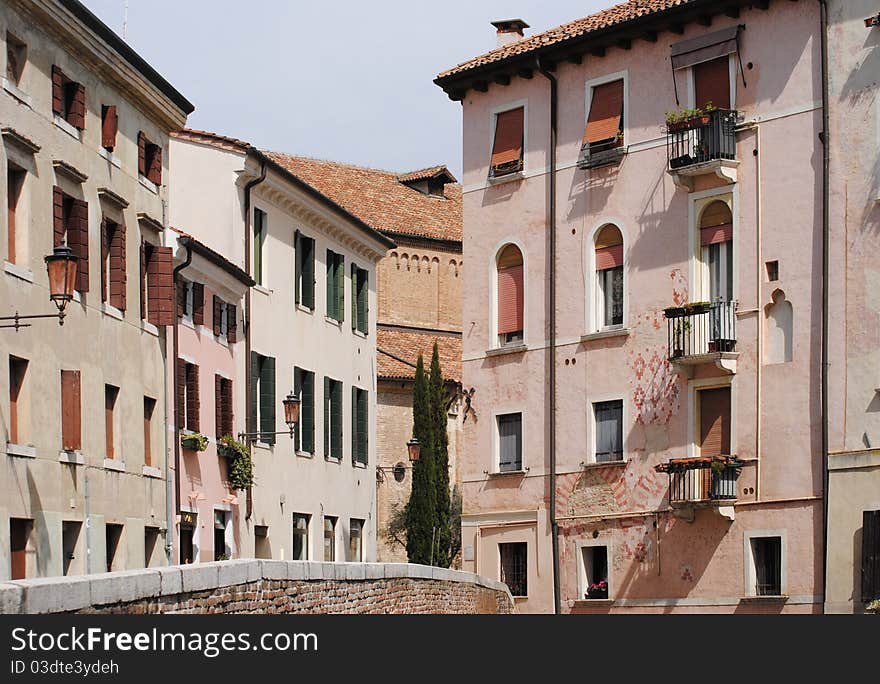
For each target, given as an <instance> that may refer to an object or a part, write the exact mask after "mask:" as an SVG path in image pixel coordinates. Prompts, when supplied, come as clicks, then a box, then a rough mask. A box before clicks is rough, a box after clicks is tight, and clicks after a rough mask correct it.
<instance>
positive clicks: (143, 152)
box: [138, 131, 147, 177]
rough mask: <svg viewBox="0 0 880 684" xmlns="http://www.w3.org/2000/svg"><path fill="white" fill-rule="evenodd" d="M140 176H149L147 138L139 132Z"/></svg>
mask: <svg viewBox="0 0 880 684" xmlns="http://www.w3.org/2000/svg"><path fill="white" fill-rule="evenodd" d="M138 174H140V175H141V176H144V177H146V175H147V136H145V135H144V132H143V131H138Z"/></svg>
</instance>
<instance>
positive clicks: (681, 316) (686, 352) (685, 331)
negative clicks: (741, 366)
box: [663, 300, 736, 360]
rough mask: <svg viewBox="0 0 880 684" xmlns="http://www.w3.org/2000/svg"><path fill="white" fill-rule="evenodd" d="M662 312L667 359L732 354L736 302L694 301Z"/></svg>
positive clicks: (734, 347) (734, 342) (733, 348)
mask: <svg viewBox="0 0 880 684" xmlns="http://www.w3.org/2000/svg"><path fill="white" fill-rule="evenodd" d="M663 313H664V315H665V316H666V336H667V342H668V345H669V358H670V359H673V360H674V359H682V358H686V357H689V356H700V355H703V354H713V353H715V352H732V351H736V302H725V301H720V300H719V301H717V302H697V303H695V304H687V305H686V306H675V307H671V308H669V309H666V310H664V312H663Z"/></svg>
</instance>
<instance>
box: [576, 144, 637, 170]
mask: <svg viewBox="0 0 880 684" xmlns="http://www.w3.org/2000/svg"><path fill="white" fill-rule="evenodd" d="M622 142H623V141H622V139H620V140H619V139H617V138H612V139H611V140H606V141H605V142H601V143H592V144H586V145H583V146H582V147H581V153H580V156H579V157H578V161H577V166H578V168H579V169H598V168H600V167H602V166H613V165H615V164H619V163H620V161H621V160H622V159H623V157H624V155H625V154H626V147H624V146H623V144H622Z"/></svg>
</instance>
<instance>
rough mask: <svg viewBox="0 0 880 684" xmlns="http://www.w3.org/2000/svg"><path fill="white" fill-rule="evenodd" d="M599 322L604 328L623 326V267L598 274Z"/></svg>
mask: <svg viewBox="0 0 880 684" xmlns="http://www.w3.org/2000/svg"><path fill="white" fill-rule="evenodd" d="M598 276H599V305H600V312H601V315H600V321H601V323H602V326H603V327H604V328H611V327H614V326H620V325H623V266H617V267H615V268H606V269H604V270H601V271H599V272H598Z"/></svg>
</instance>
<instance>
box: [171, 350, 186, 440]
mask: <svg viewBox="0 0 880 684" xmlns="http://www.w3.org/2000/svg"><path fill="white" fill-rule="evenodd" d="M174 370H175V373H174V376H175V377H174V423H175V425H177V428H178V430H185V429H186V361H184V360H183V359H180V358H179V359H177V365H176V366H175V369H174Z"/></svg>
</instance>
